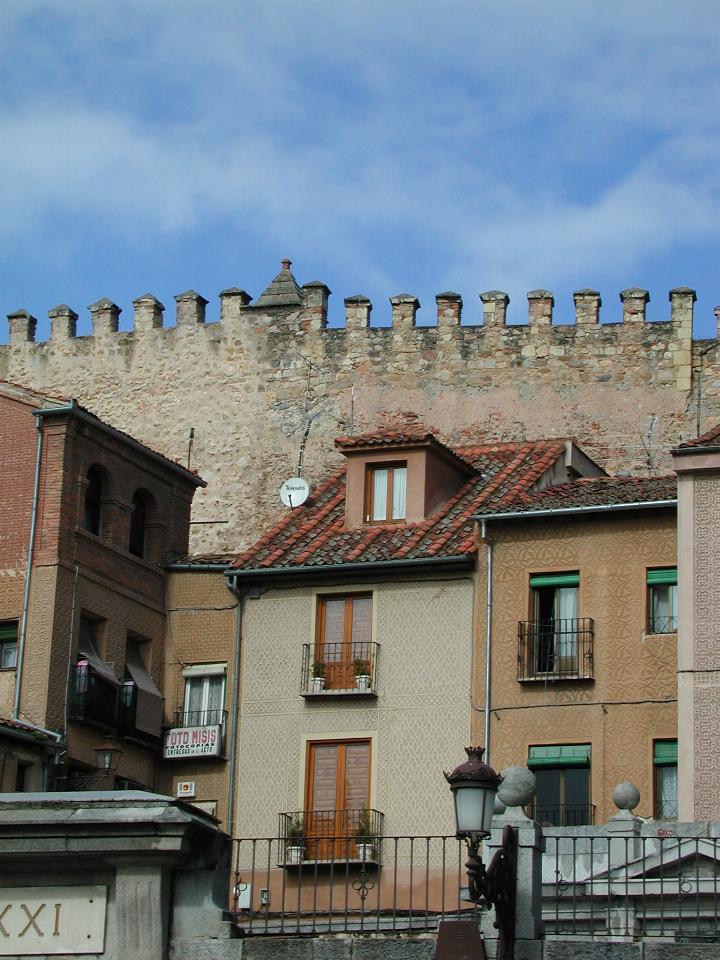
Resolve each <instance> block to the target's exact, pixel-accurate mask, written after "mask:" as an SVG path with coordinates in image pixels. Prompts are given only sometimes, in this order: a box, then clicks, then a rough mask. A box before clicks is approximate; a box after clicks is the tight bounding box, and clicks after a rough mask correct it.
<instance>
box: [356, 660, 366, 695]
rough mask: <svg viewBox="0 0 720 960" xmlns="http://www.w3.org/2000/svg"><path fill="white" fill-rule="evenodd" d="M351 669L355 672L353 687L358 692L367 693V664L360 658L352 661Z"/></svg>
mask: <svg viewBox="0 0 720 960" xmlns="http://www.w3.org/2000/svg"><path fill="white" fill-rule="evenodd" d="M353 669H354V670H355V685H356V686H357V688H358V690H363V691H367V690H369V689H370V674H369V673H368V662H367V660H363V659H362V658H361V657H357V658H356V659H355V660H353Z"/></svg>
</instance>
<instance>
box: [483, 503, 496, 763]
mask: <svg viewBox="0 0 720 960" xmlns="http://www.w3.org/2000/svg"><path fill="white" fill-rule="evenodd" d="M480 539H481V540H482V542H483V543H484V544H485V547H486V550H487V602H486V615H485V739H484V742H483V746H484V747H485V757H484V760H485V763H490V651H491V641H492V613H493V547H492V543H491V542H490V540H489V539H488V535H487V521H486V520H482V521H481V522H480Z"/></svg>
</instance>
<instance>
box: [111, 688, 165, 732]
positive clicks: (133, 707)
mask: <svg viewBox="0 0 720 960" xmlns="http://www.w3.org/2000/svg"><path fill="white" fill-rule="evenodd" d="M137 696H138V688H137V684H136V683H134V682H133V681H132V680H126V681H125V682H124V683H123V685H122V686H121V687H120V689H119V691H118V710H117V731H118V733H119V734H120V735H121V736H123V737H126V738H127V739H128V740H135V741H137V742H138V743H141V744H143V745H145V746H150V747H159V746H160V736H159V735H158V736H154V735H153V734H152V733H147V731H145V730H138V728H137V726H136V724H135V721H136V717H137Z"/></svg>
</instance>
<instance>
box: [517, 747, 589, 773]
mask: <svg viewBox="0 0 720 960" xmlns="http://www.w3.org/2000/svg"><path fill="white" fill-rule="evenodd" d="M527 765H528V766H529V767H587V766H589V765H590V744H589V743H572V744H567V745H562V746H560V745H553V746H548V747H530V750H529V752H528V762H527Z"/></svg>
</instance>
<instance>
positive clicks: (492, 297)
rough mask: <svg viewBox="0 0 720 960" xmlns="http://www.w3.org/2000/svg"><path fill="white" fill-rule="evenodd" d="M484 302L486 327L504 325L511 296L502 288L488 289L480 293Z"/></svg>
mask: <svg viewBox="0 0 720 960" xmlns="http://www.w3.org/2000/svg"><path fill="white" fill-rule="evenodd" d="M480 299H481V300H482V302H483V323H484V325H485V326H486V327H504V326H505V324H506V322H507V308H508V304H509V303H510V297H509V296H508V295H507V294H506V293H504V292H503V291H502V290H488V291H487V292H486V293H481V294H480Z"/></svg>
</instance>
